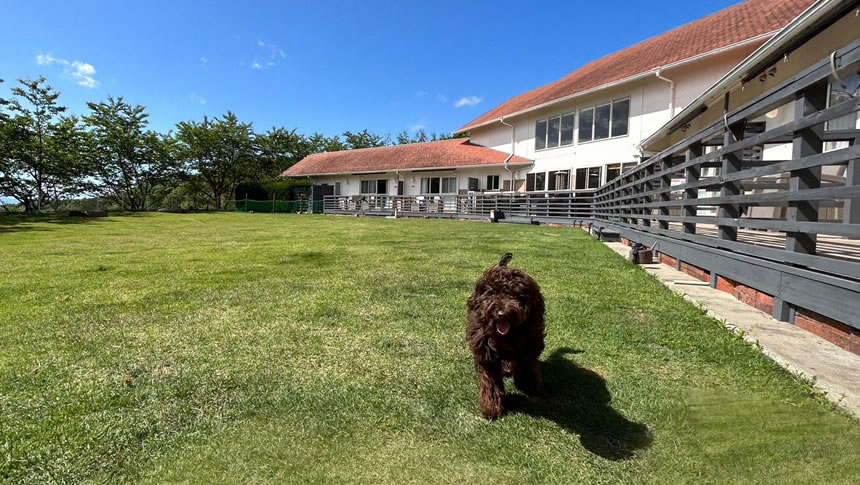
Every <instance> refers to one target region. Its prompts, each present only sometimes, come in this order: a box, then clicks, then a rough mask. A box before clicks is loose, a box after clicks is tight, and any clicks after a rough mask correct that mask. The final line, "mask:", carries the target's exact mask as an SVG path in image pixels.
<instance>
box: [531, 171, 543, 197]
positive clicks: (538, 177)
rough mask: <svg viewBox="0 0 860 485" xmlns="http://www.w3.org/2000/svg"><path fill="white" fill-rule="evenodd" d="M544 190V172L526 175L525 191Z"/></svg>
mask: <svg viewBox="0 0 860 485" xmlns="http://www.w3.org/2000/svg"><path fill="white" fill-rule="evenodd" d="M541 190H546V172H536V173H530V174H528V175H526V191H527V192H535V191H541Z"/></svg>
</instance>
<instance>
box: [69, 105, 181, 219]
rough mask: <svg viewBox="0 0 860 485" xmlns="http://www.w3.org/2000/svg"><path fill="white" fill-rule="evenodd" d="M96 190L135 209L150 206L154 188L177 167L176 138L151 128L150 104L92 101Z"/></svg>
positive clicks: (89, 119) (90, 118)
mask: <svg viewBox="0 0 860 485" xmlns="http://www.w3.org/2000/svg"><path fill="white" fill-rule="evenodd" d="M87 106H88V107H89V109H90V111H91V114H90V115H89V116H85V117H84V122H85V123H86V124H87V126H88V128H89V137H90V144H91V146H90V153H91V156H92V167H93V171H92V176H93V178H94V179H95V181H96V185H95V187H94V191H96V192H98V193H100V194H102V195H103V196H105V197H107V198H108V199H111V200H113V201H114V202H116V203H117V204H120V205H122V206H123V207H125V208H128V209H130V210H133V211H136V210H146V208H147V198H148V196H149V194H150V193H151V191H152V190H153V188H154V187H155V186H156V185H158V184H159V183H160V182H162V181H163V180H165V179H166V178H167V177H169V176H170V174H171V173H172V171H173V170H174V168H175V165H174V161H173V144H174V141H173V140H172V139H171V137H170V136H169V135H168V136H163V135H159V134H157V133H155V132H153V131H150V130H147V126H148V125H149V122H148V120H147V118H148V117H149V115H148V114H147V113H146V108H144V107H143V106H141V105H130V104H128V103H126V102H125V101H124V100H123V98H121V97H120V98H113V97H108V99H107V101H102V102H100V103H87Z"/></svg>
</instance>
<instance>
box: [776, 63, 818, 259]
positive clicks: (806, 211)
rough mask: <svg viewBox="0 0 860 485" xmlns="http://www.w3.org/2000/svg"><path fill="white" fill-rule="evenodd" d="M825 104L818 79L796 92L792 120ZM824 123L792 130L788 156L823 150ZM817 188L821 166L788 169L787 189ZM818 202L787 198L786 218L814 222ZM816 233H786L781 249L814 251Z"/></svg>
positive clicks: (793, 190) (815, 111)
mask: <svg viewBox="0 0 860 485" xmlns="http://www.w3.org/2000/svg"><path fill="white" fill-rule="evenodd" d="M826 107H827V81H826V80H824V81H821V82H818V83H816V84H813V85H811V86H809V87H808V88H806V89H804V90H803V91H800V92H798V93H797V94H796V97H795V101H794V119H795V120H799V119H802V118H804V117H806V116H808V115H811V114H813V113H817V112H819V111H821V110H823V109H825V108H826ZM823 138H824V125H823V124H818V125H814V126H810V127H808V128H804V129H801V130H799V131H796V132H795V133H794V137H793V139H792V143H791V158H792V160H799V159H801V158H803V157H807V156H810V155H815V154H817V153H821V151H822V150H823V149H824V142H823ZM819 187H821V167H820V166H818V167H813V168H804V169H801V170H792V171H791V176H790V177H789V180H788V190H789V191H790V192H796V191H801V190H807V189H817V188H819ZM818 205H819V204H818V201H806V200H803V201H790V202H789V203H788V212H787V214H786V220H787V221H803V222H817V221H818ZM815 243H816V234H814V233H807V232H787V233H786V238H785V249H786V250H787V251H792V252H796V253H803V254H815Z"/></svg>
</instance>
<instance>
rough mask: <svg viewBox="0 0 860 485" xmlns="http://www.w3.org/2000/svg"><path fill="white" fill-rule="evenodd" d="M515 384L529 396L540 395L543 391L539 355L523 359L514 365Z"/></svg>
mask: <svg viewBox="0 0 860 485" xmlns="http://www.w3.org/2000/svg"><path fill="white" fill-rule="evenodd" d="M514 385H516V386H517V388H518V389H519V390H521V391H523V392H524V393H526V394H528V395H529V396H538V395H540V393H541V392H542V391H543V382H542V380H541V376H540V363H539V362H538V358H537V356H535V357H529V358H527V359H522V360H520V361H518V362H517V363H516V365H515V366H514Z"/></svg>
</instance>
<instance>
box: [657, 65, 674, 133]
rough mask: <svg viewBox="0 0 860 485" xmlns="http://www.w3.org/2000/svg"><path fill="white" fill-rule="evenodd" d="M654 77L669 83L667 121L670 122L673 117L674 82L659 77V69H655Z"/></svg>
mask: <svg viewBox="0 0 860 485" xmlns="http://www.w3.org/2000/svg"><path fill="white" fill-rule="evenodd" d="M654 75H656V76H657V79H659V80H661V81H666V82H667V83H669V119H670V120H671V119H672V117H674V116H675V113H674V111H675V81H673V80H671V79H669V78H665V77H663V76H661V75H660V69H657V70H656V71H655V72H654Z"/></svg>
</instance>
